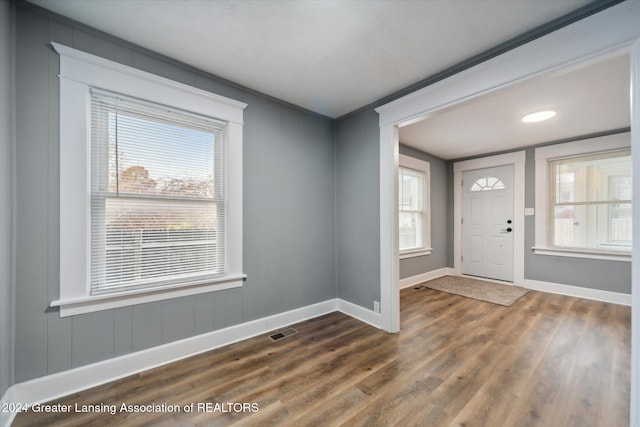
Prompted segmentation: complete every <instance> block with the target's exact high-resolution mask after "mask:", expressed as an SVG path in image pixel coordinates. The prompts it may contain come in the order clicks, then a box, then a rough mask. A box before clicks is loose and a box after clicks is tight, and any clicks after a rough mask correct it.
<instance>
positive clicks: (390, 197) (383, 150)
mask: <svg viewBox="0 0 640 427" xmlns="http://www.w3.org/2000/svg"><path fill="white" fill-rule="evenodd" d="M398 135H399V132H398V127H397V126H394V125H386V126H380V314H381V324H380V325H381V328H382V329H384V330H385V331H387V332H398V331H399V330H400V290H399V289H398V281H399V280H400V276H399V272H400V260H399V259H398V157H399V154H398V150H399V141H398V138H399V136H398Z"/></svg>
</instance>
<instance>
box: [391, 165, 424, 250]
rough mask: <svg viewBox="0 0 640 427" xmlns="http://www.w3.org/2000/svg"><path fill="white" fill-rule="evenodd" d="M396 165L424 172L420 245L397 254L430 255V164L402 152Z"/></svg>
mask: <svg viewBox="0 0 640 427" xmlns="http://www.w3.org/2000/svg"><path fill="white" fill-rule="evenodd" d="M398 165H399V167H401V168H408V169H413V170H415V171H418V172H421V173H423V174H424V183H423V186H422V188H423V192H424V194H423V195H422V197H423V199H422V200H423V210H424V212H423V215H422V220H423V224H422V234H423V235H422V247H420V248H412V249H407V250H403V251H398V256H399V257H400V259H405V258H414V257H419V256H425V255H431V252H432V251H433V248H432V247H431V202H430V194H431V191H430V189H431V165H430V164H429V162H426V161H424V160H420V159H416V158H415V157H411V156H407V155H404V154H400V156H399V163H398ZM398 210H399V208H398Z"/></svg>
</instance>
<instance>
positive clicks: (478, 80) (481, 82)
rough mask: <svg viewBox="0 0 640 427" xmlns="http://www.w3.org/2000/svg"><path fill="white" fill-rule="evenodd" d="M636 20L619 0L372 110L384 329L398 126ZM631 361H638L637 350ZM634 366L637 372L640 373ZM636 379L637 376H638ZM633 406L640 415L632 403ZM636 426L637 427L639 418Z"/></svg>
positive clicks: (537, 69) (620, 34)
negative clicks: (376, 133) (377, 142)
mask: <svg viewBox="0 0 640 427" xmlns="http://www.w3.org/2000/svg"><path fill="white" fill-rule="evenodd" d="M638 22H640V2H637V1H633V2H623V3H620V4H617V5H615V6H612V7H610V8H607V9H605V10H603V11H601V12H599V13H597V14H594V15H592V16H589V17H587V18H585V19H582V20H580V21H577V22H575V23H573V24H571V25H568V26H566V27H564V28H562V29H560V30H557V31H554V32H552V33H550V34H547V35H545V36H543V37H540V38H538V39H535V40H533V41H531V42H529V43H527V44H525V45H523V46H520V47H518V48H515V49H512V50H510V51H508V52H505V53H504V54H502V55H499V56H497V57H495V58H492V59H490V60H488V61H485V62H483V63H481V64H478V65H476V66H474V67H471V68H469V69H467V70H465V71H462V72H460V73H457V74H455V75H453V76H451V77H448V78H446V79H444V80H441V81H439V82H437V83H435V84H432V85H429V86H427V87H425V88H423V89H420V90H418V91H416V92H413V93H411V94H409V95H406V96H403V97H402V98H398V99H397V100H395V101H392V102H390V103H388V104H386V105H383V106H381V107H379V108H376V109H375V111H376V112H378V113H379V115H380V121H379V123H380V185H381V192H380V256H381V258H380V264H381V265H380V271H381V278H380V286H381V289H380V294H381V298H382V303H383V305H382V307H381V308H382V315H383V316H382V317H383V323H384V324H385V325H387V326H388V325H394V326H396V327H398V326H399V323H394V322H396V319H399V304H398V305H393V306H392V307H389V308H387V309H386V310H387V311H385V306H384V300H385V298H387V299H388V300H389V301H392V300H393V299H394V298H397V297H396V296H394V294H397V293H398V289H397V278H396V279H394V275H395V274H397V261H398V260H397V257H396V256H395V255H394V250H393V249H394V247H393V242H394V239H393V227H394V224H396V223H397V222H395V218H394V217H393V216H392V209H393V208H394V207H395V204H394V202H395V203H397V200H395V198H394V192H393V190H391V191H389V189H388V188H386V186H387V185H388V183H389V181H390V180H391V179H392V175H393V174H394V173H396V172H397V170H396V168H394V165H396V166H397V156H398V146H397V129H398V126H399V125H402V124H403V123H407V122H409V121H410V120H412V119H416V118H419V117H427V116H429V115H430V114H432V113H435V112H436V111H438V110H442V109H444V108H447V107H450V106H453V105H456V104H458V103H461V102H465V101H469V100H472V99H474V98H476V97H478V96H481V95H484V94H488V93H491V92H494V91H496V90H499V89H502V88H506V87H509V86H511V85H514V84H517V83H520V82H522V81H524V80H526V79H529V78H532V77H535V76H538V75H542V74H545V73H548V72H550V71H554V70H562V69H566V67H569V66H575V65H576V64H577V63H578V62H583V61H585V60H592V59H594V58H596V57H599V56H601V55H603V54H607V53H610V52H612V51H617V50H620V49H623V48H628V47H629V46H630V45H631V44H632V43H633V42H634V41H635V40H636V39H638V38H639V37H640V26H638V24H637V23H638ZM636 49H637V48H636ZM633 61H634V60H632V63H634V62H633ZM636 84H637V81H636ZM635 102H637V100H636V101H635ZM637 116H638V114H637V113H635V116H634V117H633V119H632V120H633V122H634V123H635V125H634V123H632V129H634V126H636V128H640V126H639V123H638V117H637ZM394 128H395V131H394V130H393V129H394ZM636 138H637V136H636ZM639 145H640V143H639ZM636 151H638V150H636ZM639 166H640V165H639ZM385 183H386V184H385ZM639 237H640V235H639ZM396 244H397V242H396ZM635 246H636V247H637V246H639V245H635ZM523 250H524V249H523ZM514 274H520V273H516V272H515V271H514ZM639 277H640V276H639ZM636 326H638V325H636ZM638 327H640V326H638ZM396 330H397V329H396ZM634 357H635V358H636V359H640V355H639V354H638V350H636V352H635V353H634ZM636 368H637V369H636V372H637V371H638V370H640V367H638V366H636ZM635 378H640V376H638V375H637V374H636V377H635ZM636 386H637V384H636ZM638 388H640V387H638ZM636 397H637V396H636ZM631 407H632V411H636V413H640V409H638V408H637V406H636V404H635V403H632V405H631ZM637 424H639V426H637V427H640V416H638V421H637Z"/></svg>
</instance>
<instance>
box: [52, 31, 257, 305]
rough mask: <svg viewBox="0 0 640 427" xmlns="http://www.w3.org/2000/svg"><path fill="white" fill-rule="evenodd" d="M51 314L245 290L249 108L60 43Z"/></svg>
mask: <svg viewBox="0 0 640 427" xmlns="http://www.w3.org/2000/svg"><path fill="white" fill-rule="evenodd" d="M52 46H53V47H54V49H55V50H56V52H58V53H59V54H60V75H59V77H60V294H59V297H58V299H55V300H53V301H51V303H50V305H51V306H52V307H59V309H60V316H61V317H66V316H74V315H77V314H82V313H90V312H94V311H100V310H107V309H113V308H117V307H125V306H132V305H137V304H143V303H148V302H152V301H160V300H167V299H171V298H178V297H184V296H188V295H196V294H203V293H207V292H213V291H221V290H224V289H230V288H236V287H240V286H243V284H244V280H245V279H246V275H245V274H244V272H243V263H242V260H243V240H244V239H243V233H242V227H243V214H242V203H243V185H242V176H243V170H242V164H243V162H242V159H243V155H242V145H243V144H242V128H243V114H244V113H243V111H244V108H246V106H247V104H244V103H242V102H239V101H236V100H233V99H230V98H226V97H222V96H219V95H216V94H213V93H210V92H207V91H204V90H201V89H198V88H195V87H192V86H187V85H185V84H182V83H179V82H175V81H172V80H169V79H166V78H163V77H159V76H156V75H153V74H150V73H147V72H144V71H140V70H137V69H135V68H131V67H127V66H124V65H122V64H118V63H115V62H112V61H108V60H106V59H104V58H99V57H97V56H94V55H90V54H87V53H85V52H81V51H79V50H76V49H72V48H69V47H66V46H62V45H60V44H57V43H52Z"/></svg>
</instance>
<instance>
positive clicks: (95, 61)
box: [51, 42, 247, 124]
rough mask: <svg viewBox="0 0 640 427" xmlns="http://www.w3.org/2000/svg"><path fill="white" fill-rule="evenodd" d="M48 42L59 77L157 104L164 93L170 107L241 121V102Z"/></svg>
mask: <svg viewBox="0 0 640 427" xmlns="http://www.w3.org/2000/svg"><path fill="white" fill-rule="evenodd" d="M51 45H52V46H53V48H54V49H55V51H56V52H58V54H60V59H61V60H60V78H61V79H66V80H71V81H75V82H77V83H80V84H83V85H91V86H96V87H100V88H101V89H106V90H111V91H115V92H122V91H123V90H124V91H125V93H126V94H127V95H130V96H135V97H138V98H142V99H146V100H148V101H152V102H157V103H160V104H165V103H166V99H167V98H166V96H170V97H175V101H174V99H173V98H170V99H172V101H171V103H172V105H173V106H174V107H177V108H181V109H183V110H185V111H193V112H196V113H200V114H203V115H205V116H209V117H215V118H218V119H221V120H224V121H227V122H235V123H239V124H242V110H244V109H245V108H246V107H247V104H245V103H244V102H239V101H236V100H233V99H230V98H227V97H224V96H220V95H216V94H214V93H211V92H207V91H205V90H202V89H198V88H195V87H193V86H189V85H186V84H183V83H179V82H176V81H173V80H170V79H167V78H165V77H160V76H157V75H155V74H151V73H147V72H146V71H141V70H138V69H136V68H132V67H128V66H126V65H122V64H119V63H117V62H113V61H109V60H108V59H104V58H100V57H98V56H95V55H91V54H88V53H86V52H82V51H80V50H77V49H73V48H70V47H67V46H64V45H61V44H59V43H55V42H51ZM63 58H64V59H63ZM114 79H115V80H116V82H114ZM165 93H166V94H165Z"/></svg>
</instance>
